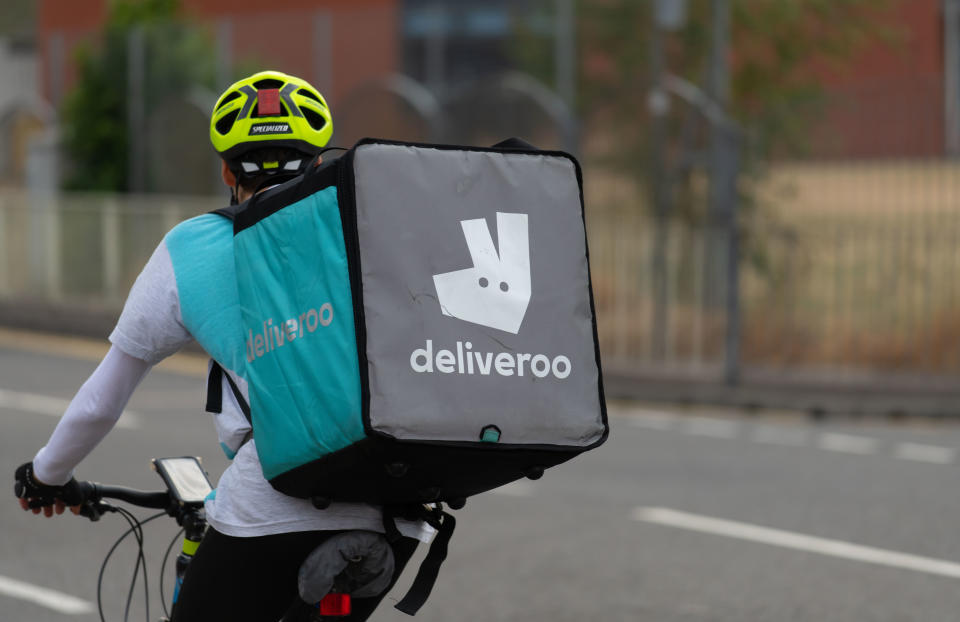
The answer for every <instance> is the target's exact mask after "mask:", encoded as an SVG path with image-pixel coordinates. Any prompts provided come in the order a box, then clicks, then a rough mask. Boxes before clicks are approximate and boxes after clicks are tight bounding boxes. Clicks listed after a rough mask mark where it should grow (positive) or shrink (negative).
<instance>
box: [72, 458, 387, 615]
mask: <svg viewBox="0 0 960 622" xmlns="http://www.w3.org/2000/svg"><path fill="white" fill-rule="evenodd" d="M151 462H152V464H153V467H154V469H155V470H156V471H157V473H158V474H159V475H160V476H161V478H162V479H163V481H164V483H165V484H166V488H167V489H166V490H164V491H141V490H136V489H133V488H124V487H118V486H105V485H102V484H99V483H94V482H87V481H84V482H79V485H80V490H81V493H82V498H83V501H82V503H81V504H80V509H79V515H80V516H84V517H85V518H88V519H89V520H91V521H99V520H100V518H101V517H103V515H104V514H107V513H118V514H120V515H121V516H123V517H124V518H125V519H126V520H127V522H128V523H129V525H130V528H129V529H127V530H126V531H125V532H124V533H123V534H122V535H121V536H120V537H119V538H118V539H117V541H116V542H115V543H114V545H113V546H112V547H111V549H110V550H109V551H108V552H107V555H106V557H105V558H104V560H103V564H102V565H101V568H100V574H99V577H98V580H97V608H98V612H99V614H100V620H101V621H104V622H105V617H104V613H103V602H102V588H103V575H104V570H105V569H106V567H107V563H108V562H109V561H110V558H111V557H112V555H113V553H114V552H115V551H116V550H117V547H119V545H120V544H121V543H122V542H123V541H124V540H126V538H127V537H129V536H130V535H131V534H132V535H133V536H134V538H135V539H136V541H137V544H138V547H139V552H138V555H137V560H136V566H135V570H134V573H133V578H132V580H131V583H130V589H129V591H128V594H127V602H126V609H125V611H124V620H127V619H128V617H129V613H130V606H131V603H132V601H133V596H134V592H135V588H136V583H137V580H138V576H139V574H140V573H141V571H142V574H143V582H144V599H145V601H146V602H145V604H146V612H147V618H148V619H149V617H150V604H149V583H148V581H147V564H146V558H145V556H144V552H143V526H144V525H145V524H147V523H149V522H151V521H153V520H156V519H158V518H161V517H163V516H170V517H172V518H175V519H176V521H177V524H178V525H180V527H181V529H180V531H179V532H177V534H176V535H175V536H174V538H173V539H172V540H171V541H170V544H169V545H168V546H167V549H166V552H165V553H164V556H163V562H162V563H161V567H160V573H161V581H160V599H161V604H162V606H163V611H164V616H163V617H162V618H160V620H161V622H169V616H170V611H169V610H168V608H167V602H166V601H167V599H166V595H165V594H164V587H163V580H162V577H163V576H164V575H165V574H166V568H167V564H168V561H169V557H170V553H171V551H172V549H173V546H174V544H176V542H177V540H178V538H180V536H181V534H182V535H183V543H182V546H181V551H180V553H179V554H178V555H177V559H176V564H175V580H174V592H173V596H172V599H171V605H172V604H173V603H176V601H177V597H178V595H179V591H180V586H181V585H182V583H183V578H184V575H185V574H186V571H187V568H188V567H189V565H190V562H191V560H192V559H193V555H194V554H195V553H196V551H197V549H198V548H199V546H200V542H201V541H202V540H203V536H204V533H205V531H206V528H207V523H206V518H205V516H204V510H203V504H204V501H205V499H206V497H207V496H208V495H209V494H210V492H211V491H212V490H213V487H212V485H211V484H210V481H209V479H207V476H206V473H205V472H204V471H203V468H202V467H201V465H200V461H199V459H197V458H191V457H180V458H159V459H154V460H152V461H151ZM104 499H111V500H116V501H123V502H126V503H129V504H131V505H135V506H138V507H142V508H149V509H157V510H162V511H161V512H159V513H157V514H154V515H152V516H149V517H148V518H146V519H144V520H142V521H141V520H139V519H137V518H136V517H135V516H134V515H133V514H132V513H131V512H130V511H129V510H127V509H125V508H122V507H118V506H115V505H111V504H110V503H107V502H105V501H104ZM393 566H394V560H393V553H392V550H391V549H390V546H389V544H388V543H387V540H386V539H385V538H384V537H383V536H382V535H381V534H375V533H372V532H367V531H345V532H342V533H340V534H337V535H335V536H332V537H331V538H329V539H328V540H326V541H325V542H324V543H323V544H322V545H320V546H319V547H317V548H316V549H314V551H313V552H311V553H310V555H308V556H307V558H306V560H305V561H304V562H303V565H302V566H301V568H300V573H299V581H298V587H299V593H300V599H299V602H294V603H291V606H290V608H289V609H288V611H287V613H286V614H285V615H284V617H283V618H282V620H281V622H321V621H327V620H336V619H338V618H343V617H344V616H347V615H349V614H350V612H351V598H350V597H351V595H354V596H357V597H369V596H376V595H379V594H381V593H382V592H384V591H386V589H387V588H388V587H389V582H390V578H391V576H392V574H393Z"/></svg>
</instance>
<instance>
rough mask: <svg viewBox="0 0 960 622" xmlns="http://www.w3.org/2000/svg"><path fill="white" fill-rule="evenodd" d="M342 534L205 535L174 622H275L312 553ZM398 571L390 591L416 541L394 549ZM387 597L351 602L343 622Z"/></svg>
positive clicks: (356, 620)
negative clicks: (239, 536) (238, 536)
mask: <svg viewBox="0 0 960 622" xmlns="http://www.w3.org/2000/svg"><path fill="white" fill-rule="evenodd" d="M337 533H340V532H338V531H302V532H295V533H284V534H277V535H272V536H258V537H254V538H236V537H233V536H228V535H224V534H222V533H220V532H218V531H216V530H215V529H213V528H212V527H211V528H209V529H208V530H207V533H206V535H205V536H204V538H203V541H202V542H201V543H200V548H199V549H197V553H196V556H195V557H194V559H193V561H191V562H190V566H189V567H188V568H187V573H186V576H185V577H184V580H183V586H182V587H181V589H180V595H179V596H178V598H177V604H176V606H174V608H173V613H172V616H171V618H172V622H207V621H209V620H230V621H231V622H275V621H276V620H279V619H280V618H281V617H282V616H283V615H284V614H285V613H286V612H287V609H288V608H289V607H290V605H291V603H293V602H296V600H298V598H299V596H298V593H297V573H298V572H299V570H300V564H302V563H303V560H304V559H306V557H307V555H309V554H310V553H311V552H312V551H313V549H315V548H316V547H317V546H319V545H320V544H322V543H323V541H324V540H326V539H327V538H329V537H331V536H333V535H336V534H337ZM392 548H393V553H394V557H395V564H396V567H395V570H394V573H393V579H392V581H391V582H390V586H391V587H393V584H394V583H395V582H396V580H397V577H398V576H400V572H401V571H402V570H403V567H404V566H405V565H406V563H407V561H409V559H410V557H411V556H412V555H413V552H414V550H415V549H416V548H417V541H416V540H414V539H413V538H401V539H400V540H399V541H398V542H396V543H394V544H393V545H392ZM385 594H386V592H385V593H384V594H381V595H380V596H377V597H375V598H356V599H353V603H352V605H353V607H352V613H351V614H350V616H349V617H346V618H342V619H343V620H344V621H345V622H360V621H362V620H366V619H367V618H368V617H370V614H371V613H373V610H374V609H376V608H377V605H378V604H379V603H380V601H381V600H382V599H383V596H384V595H385Z"/></svg>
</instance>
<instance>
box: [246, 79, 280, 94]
mask: <svg viewBox="0 0 960 622" xmlns="http://www.w3.org/2000/svg"><path fill="white" fill-rule="evenodd" d="M283 85H284V82H283V81H281V80H276V79H274V78H264V79H263V80H257V81H256V82H254V83H253V87H254V88H255V89H257V90H258V91H259V90H260V89H279V88H283Z"/></svg>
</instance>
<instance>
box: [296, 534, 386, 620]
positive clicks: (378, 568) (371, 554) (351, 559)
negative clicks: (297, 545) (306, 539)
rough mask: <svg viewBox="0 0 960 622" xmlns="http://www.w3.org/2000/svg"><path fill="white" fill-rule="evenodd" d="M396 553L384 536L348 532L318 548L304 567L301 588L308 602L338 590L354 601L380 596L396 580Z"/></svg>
mask: <svg viewBox="0 0 960 622" xmlns="http://www.w3.org/2000/svg"><path fill="white" fill-rule="evenodd" d="M393 568H394V559H393V550H392V549H391V548H390V544H389V543H388V542H387V539H386V538H385V537H384V536H383V534H379V533H375V532H372V531H359V530H355V531H345V532H343V533H340V534H337V535H335V536H333V537H331V538H330V539H328V540H327V541H325V542H324V543H323V544H321V545H320V546H318V547H317V548H315V549H314V550H313V551H312V552H311V553H310V555H308V556H307V558H306V559H305V560H304V562H303V564H301V565H300V574H299V576H298V580H297V587H298V588H299V591H300V597H301V598H302V599H303V600H304V602H307V603H316V602H319V601H320V599H322V598H323V597H324V596H325V595H326V594H327V593H328V592H330V591H331V590H332V589H335V590H336V591H338V592H342V593H344V594H350V595H351V596H353V597H354V598H367V597H371V596H377V595H378V594H380V593H382V592H384V591H386V589H387V588H388V587H389V586H390V580H391V578H392V577H393Z"/></svg>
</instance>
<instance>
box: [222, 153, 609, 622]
mask: <svg viewBox="0 0 960 622" xmlns="http://www.w3.org/2000/svg"><path fill="white" fill-rule="evenodd" d="M218 213H221V214H222V215H224V216H227V217H230V218H232V219H233V223H234V258H235V262H236V267H237V279H238V288H239V295H240V302H241V308H242V314H243V323H244V326H243V330H244V338H245V340H246V344H247V356H246V362H247V365H246V369H245V370H244V376H245V378H246V380H247V382H248V385H249V395H250V404H249V407H248V410H249V413H250V417H251V419H252V427H253V436H254V438H255V439H256V447H257V452H258V455H259V457H260V461H261V464H262V466H263V470H264V475H265V476H266V478H267V479H268V480H269V481H270V483H271V484H272V485H273V486H274V487H275V488H276V489H277V490H279V491H281V492H283V493H286V494H288V495H293V496H296V497H303V498H310V499H313V500H314V504H315V505H317V506H318V507H325V506H326V505H327V504H328V503H329V502H330V501H332V500H338V501H363V502H371V503H377V504H382V505H384V506H386V507H387V508H411V507H416V506H420V507H422V505H423V504H425V503H434V504H439V503H440V502H445V503H447V504H448V505H449V506H450V507H453V508H458V507H460V506H462V504H463V503H464V500H465V499H466V498H467V497H469V496H471V495H474V494H477V493H481V492H484V491H487V490H490V489H492V488H496V487H498V486H502V485H504V484H507V483H509V482H511V481H515V480H517V479H520V478H523V477H529V478H532V479H536V478H538V477H540V476H541V475H542V474H543V471H544V469H546V468H549V467H551V466H554V465H556V464H559V463H561V462H564V461H566V460H569V459H570V458H572V457H574V456H576V455H578V454H580V453H582V452H584V451H586V450H588V449H592V448H594V447H597V446H598V445H600V444H601V443H603V442H604V440H606V438H607V434H608V425H607V414H606V406H605V402H604V397H603V383H602V378H601V369H600V354H599V349H598V347H597V329H596V317H595V313H594V306H593V295H592V291H591V283H590V270H589V261H588V253H587V240H586V233H585V228H584V215H583V193H582V179H581V172H580V167H579V165H578V163H577V161H576V160H575V159H574V158H573V157H572V156H570V155H568V154H565V153H561V152H551V151H540V150H537V149H535V148H533V147H532V146H530V145H527V144H526V143H523V142H522V141H518V140H516V139H511V141H506V142H504V143H501V144H500V145H497V146H495V147H493V148H477V147H458V146H446V145H425V144H409V143H399V142H390V141H384V140H372V139H365V140H363V141H361V142H360V143H358V144H357V145H356V146H354V147H353V148H352V149H350V150H348V151H347V152H346V153H345V154H344V155H342V156H341V157H340V158H338V159H335V160H332V161H330V162H326V163H324V164H323V165H322V166H320V167H315V168H313V169H311V170H309V171H307V172H306V173H305V174H304V175H303V176H301V177H297V178H295V179H293V180H291V181H289V182H287V183H285V184H282V185H280V186H276V187H274V188H272V189H269V190H267V191H265V192H262V193H260V194H258V195H256V196H255V197H254V198H253V199H251V200H250V201H248V202H246V203H244V204H242V205H240V206H237V207H235V208H230V209H228V210H220V211H219V212H218ZM210 386H211V388H215V387H218V386H219V382H211V384H210ZM439 507H440V506H439V505H437V506H436V508H437V509H438V510H439ZM398 513H402V511H399V510H398ZM444 517H447V518H449V519H450V520H449V521H448V522H446V524H447V529H446V531H447V532H448V533H447V534H446V537H447V538H448V537H449V530H451V529H452V526H453V523H452V517H450V516H449V515H447V514H444ZM447 518H444V519H443V520H442V521H441V522H444V521H447ZM388 529H389V527H388ZM443 532H444V530H441V533H443ZM443 547H445V541H444V543H443V544H442V545H441V548H443ZM436 548H437V544H436V541H435V543H434V549H436ZM443 555H445V553H437V554H434V553H433V552H432V553H431V556H432V557H434V558H439V560H442V557H443ZM436 563H437V564H439V561H436ZM423 574H424V570H423V569H421V575H423ZM426 574H428V575H429V574H430V572H427V573H426ZM434 576H435V571H434ZM425 581H426V580H425ZM418 582H419V579H418ZM426 582H429V581H426ZM421 591H422V590H421ZM426 592H429V587H427V588H426ZM422 597H423V598H425V595H423V596H422ZM414 600H416V598H415V599H414ZM420 602H422V600H421V601H420ZM407 604H408V605H409V604H410V603H409V602H407ZM417 606H419V604H414V605H410V606H408V607H407V608H406V610H414V611H415V610H416V607H417Z"/></svg>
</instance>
